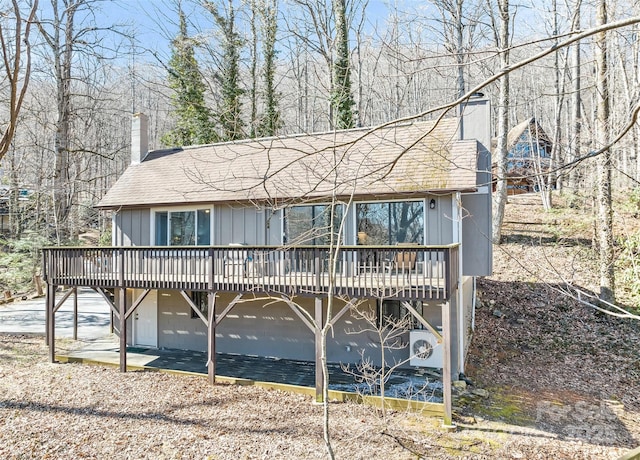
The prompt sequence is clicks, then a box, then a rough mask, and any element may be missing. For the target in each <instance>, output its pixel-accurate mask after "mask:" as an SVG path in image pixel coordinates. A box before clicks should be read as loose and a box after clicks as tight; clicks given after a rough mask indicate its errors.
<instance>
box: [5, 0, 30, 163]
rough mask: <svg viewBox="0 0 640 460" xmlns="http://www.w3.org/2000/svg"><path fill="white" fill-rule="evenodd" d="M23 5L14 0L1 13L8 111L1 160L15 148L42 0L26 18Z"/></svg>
mask: <svg viewBox="0 0 640 460" xmlns="http://www.w3.org/2000/svg"><path fill="white" fill-rule="evenodd" d="M20 6H21V5H20V3H19V2H18V0H11V7H10V8H9V9H8V10H7V11H6V12H0V14H1V15H2V19H0V47H2V49H1V51H2V65H3V67H4V72H3V73H2V75H1V76H0V85H1V86H0V90H1V91H2V93H3V98H6V99H5V100H6V101H7V102H6V104H7V109H8V110H7V112H8V119H7V121H6V122H3V123H2V125H3V127H2V137H0V160H1V159H2V158H3V157H4V155H5V154H6V153H7V151H8V150H9V148H10V146H11V141H12V140H13V136H14V133H15V130H16V125H17V124H18V117H19V115H20V109H21V108H22V103H23V102H24V97H25V95H26V93H27V88H28V86H29V79H30V77H31V27H32V25H33V20H34V18H35V15H36V11H37V9H38V0H34V1H33V3H32V4H31V6H30V8H29V12H28V15H27V18H26V19H24V18H23V17H22V12H21V10H20Z"/></svg>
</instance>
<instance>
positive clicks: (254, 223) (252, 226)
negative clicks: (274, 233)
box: [213, 205, 273, 245]
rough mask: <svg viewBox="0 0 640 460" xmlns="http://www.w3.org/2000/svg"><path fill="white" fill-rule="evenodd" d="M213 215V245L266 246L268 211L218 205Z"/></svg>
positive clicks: (248, 207)
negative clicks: (266, 218)
mask: <svg viewBox="0 0 640 460" xmlns="http://www.w3.org/2000/svg"><path fill="white" fill-rule="evenodd" d="M214 213H215V214H214V232H213V233H214V244H219V245H227V244H231V243H239V244H247V245H264V244H266V230H267V229H266V228H265V227H266V224H265V214H267V213H268V211H265V210H263V209H260V208H256V207H250V206H230V205H219V206H216V207H215V211H214ZM272 220H273V219H272Z"/></svg>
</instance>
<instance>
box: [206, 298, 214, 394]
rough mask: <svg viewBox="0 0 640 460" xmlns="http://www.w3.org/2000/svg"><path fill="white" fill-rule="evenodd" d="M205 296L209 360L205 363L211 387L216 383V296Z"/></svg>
mask: <svg viewBox="0 0 640 460" xmlns="http://www.w3.org/2000/svg"><path fill="white" fill-rule="evenodd" d="M207 296H208V303H209V324H208V326H209V327H208V336H209V337H208V338H209V342H208V343H209V346H208V350H207V351H208V355H209V360H208V362H207V373H208V375H209V383H210V384H211V385H213V384H214V383H216V312H215V309H216V294H215V292H213V291H209V293H208V294H207Z"/></svg>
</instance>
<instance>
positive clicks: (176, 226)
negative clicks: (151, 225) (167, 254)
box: [155, 209, 211, 246]
mask: <svg viewBox="0 0 640 460" xmlns="http://www.w3.org/2000/svg"><path fill="white" fill-rule="evenodd" d="M155 224H156V235H155V236H156V238H155V242H156V246H194V245H199V246H202V245H209V244H211V210H210V209H198V210H196V211H159V212H156V213H155Z"/></svg>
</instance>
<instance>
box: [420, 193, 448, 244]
mask: <svg viewBox="0 0 640 460" xmlns="http://www.w3.org/2000/svg"><path fill="white" fill-rule="evenodd" d="M432 199H434V200H436V207H435V209H429V202H430V201H431V200H432ZM451 199H452V197H451V195H444V196H435V195H428V196H427V199H426V203H425V211H424V213H425V216H424V226H425V229H426V233H427V235H426V240H425V244H450V243H455V241H453V226H454V224H455V216H452V208H451V207H452V202H451Z"/></svg>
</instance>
